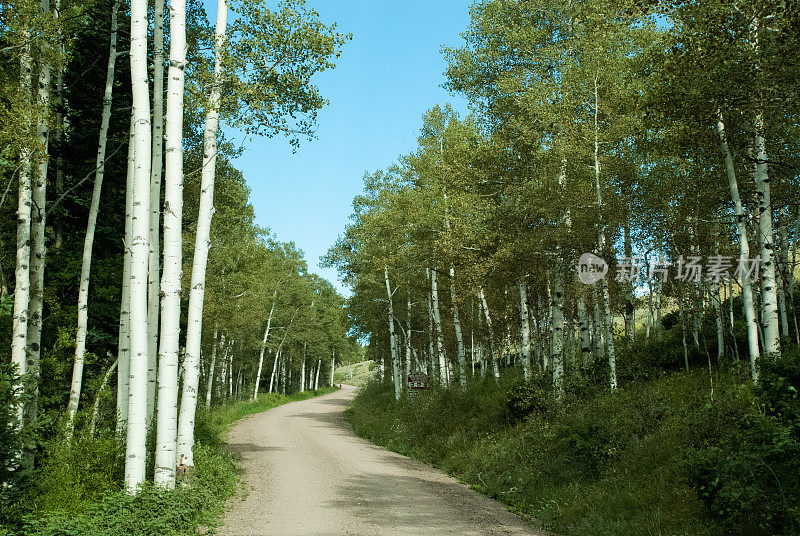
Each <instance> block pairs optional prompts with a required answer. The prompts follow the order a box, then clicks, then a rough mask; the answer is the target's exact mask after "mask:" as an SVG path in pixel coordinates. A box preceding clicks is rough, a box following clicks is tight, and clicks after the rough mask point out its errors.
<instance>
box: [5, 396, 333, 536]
mask: <svg viewBox="0 0 800 536" xmlns="http://www.w3.org/2000/svg"><path fill="white" fill-rule="evenodd" d="M334 390H335V388H328V387H326V388H322V389H319V390H318V391H306V392H304V393H295V394H293V395H290V396H284V395H280V394H274V393H272V394H261V395H260V396H259V399H258V401H255V402H252V401H247V402H236V403H231V404H227V405H224V406H220V407H215V408H212V409H211V410H206V409H205V408H198V411H197V419H196V426H195V440H196V446H195V454H194V457H195V466H194V470H193V471H192V472H191V473H190V475H189V476H187V477H185V480H183V481H181V482H179V483H178V485H177V486H176V489H174V490H170V491H167V490H163V489H159V488H156V487H154V486H152V485H146V486H145V487H144V488H142V489H141V490H140V492H139V493H137V494H136V495H130V494H128V493H126V492H125V491H124V490H123V489H122V470H123V465H122V464H123V460H122V459H121V457H120V456H119V453H120V452H121V451H124V444H122V442H121V441H119V440H118V438H117V437H115V436H114V435H113V433H107V434H104V435H100V436H98V437H94V438H91V437H88V436H78V437H76V438H75V439H73V441H72V443H71V444H67V443H65V442H64V441H54V442H52V443H51V444H49V445H48V446H47V448H46V455H45V459H44V461H43V463H42V466H41V468H40V470H39V472H38V474H37V475H36V478H35V479H34V481H35V482H36V485H35V487H34V489H32V490H31V491H30V492H29V496H28V497H27V499H26V500H25V501H24V503H20V505H17V507H16V508H17V510H18V511H17V512H16V514H17V517H19V518H22V519H24V528H23V529H22V532H15V531H14V530H13V527H11V526H6V527H3V526H0V535H2V536H6V535H12V534H25V535H26V536H27V535H29V536H183V535H189V534H198V533H202V532H205V533H207V534H213V533H214V527H215V526H216V525H217V524H218V521H219V518H220V515H221V513H222V511H223V507H224V504H225V501H226V500H227V499H228V498H229V497H230V496H231V495H233V493H234V492H235V490H236V485H237V481H238V472H237V468H236V465H235V462H234V459H233V457H232V455H231V454H230V453H228V452H227V451H226V449H225V447H224V444H225V435H226V431H227V427H228V425H230V424H232V423H233V422H235V421H237V420H239V419H241V418H242V417H246V416H247V415H251V414H254V413H260V412H262V411H266V410H268V409H270V408H273V407H276V406H280V405H282V404H285V403H287V402H292V401H296V400H305V399H308V398H311V397H313V396H318V395H322V394H327V393H329V392H332V391H334Z"/></svg>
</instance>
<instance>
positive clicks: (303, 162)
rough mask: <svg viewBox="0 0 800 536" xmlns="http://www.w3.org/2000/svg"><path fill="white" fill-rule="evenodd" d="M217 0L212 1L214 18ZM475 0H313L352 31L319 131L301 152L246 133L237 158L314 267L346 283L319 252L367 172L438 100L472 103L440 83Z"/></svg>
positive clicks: (278, 225) (411, 134) (328, 83)
mask: <svg viewBox="0 0 800 536" xmlns="http://www.w3.org/2000/svg"><path fill="white" fill-rule="evenodd" d="M215 4H216V3H215V2H212V1H211V0H206V5H207V10H208V14H209V17H210V18H211V20H212V21H213V19H214V16H215V13H216V9H215V7H214V6H215ZM268 4H270V2H268ZM469 4H470V2H468V1H466V0H461V1H428V0H414V1H411V0H372V1H370V0H325V1H309V5H311V6H312V7H313V8H314V9H316V10H317V11H318V12H319V14H320V17H321V19H322V20H323V21H325V22H326V23H330V22H333V21H336V22H337V23H338V29H339V31H341V32H343V33H347V32H350V33H352V34H353V39H352V40H351V41H348V42H347V43H346V44H345V46H344V49H343V51H342V56H341V57H340V58H339V60H338V62H337V67H336V69H334V70H332V71H327V72H324V73H322V74H321V75H319V76H318V78H317V84H318V86H319V88H320V91H321V93H322V94H323V95H324V96H325V97H326V98H327V99H329V100H330V105H329V106H328V107H326V108H325V109H324V110H322V111H321V112H320V113H319V118H318V119H319V128H318V130H317V139H316V140H313V141H311V142H305V143H302V144H301V146H300V149H299V150H298V151H297V153H295V154H292V149H291V147H290V145H289V143H288V141H286V139H285V138H273V139H256V140H253V141H252V142H249V141H245V143H244V147H245V151H244V154H243V155H242V156H241V157H240V158H238V159H236V160H235V162H234V165H235V166H236V167H237V168H238V169H240V170H242V172H243V173H244V175H245V177H246V179H247V183H248V184H249V185H250V188H251V189H252V194H251V200H252V203H253V205H254V207H255V211H256V221H257V223H258V224H259V225H262V226H265V227H269V228H270V229H272V231H273V232H274V233H276V234H277V236H278V238H279V239H280V240H283V241H293V242H295V243H296V244H297V247H299V248H300V249H302V250H303V251H304V252H305V254H306V259H307V260H308V265H309V269H311V270H312V271H314V272H316V273H319V274H320V275H322V276H324V277H326V278H327V279H329V280H330V281H332V282H333V283H335V284H336V286H337V287H338V288H340V289H342V285H341V284H340V283H339V282H338V281H337V277H336V272H335V270H330V269H322V268H320V267H319V266H318V261H319V257H320V256H321V255H324V254H325V252H326V251H327V249H328V247H330V246H331V245H332V244H333V243H334V242H335V240H336V238H337V236H338V235H339V234H340V233H341V232H342V230H343V229H344V227H345V225H346V224H347V221H348V216H349V215H350V212H351V202H352V199H353V196H355V195H356V194H358V193H359V192H361V186H362V176H363V174H364V172H365V171H374V170H376V169H380V168H384V167H386V166H387V165H389V164H391V163H392V162H394V161H395V160H396V159H397V157H398V155H400V154H403V153H407V152H410V151H412V150H413V149H414V147H415V144H416V137H417V134H418V131H419V127H420V125H421V117H422V114H423V113H424V112H425V111H426V110H427V109H428V108H430V107H432V106H433V105H434V104H436V103H442V104H443V103H445V102H450V103H451V104H453V106H454V107H455V108H456V109H457V110H459V111H461V112H466V110H467V106H466V102H465V101H464V99H463V98H461V97H460V96H457V95H451V94H449V93H448V92H447V91H446V90H444V89H442V88H441V87H440V86H441V84H442V83H443V82H444V74H443V73H444V70H445V67H446V65H445V62H444V59H443V58H442V55H441V52H440V49H441V47H442V45H447V46H457V45H460V44H461V42H462V39H461V37H460V35H459V33H460V32H462V31H464V30H466V29H467V25H468V22H469ZM231 16H233V14H231ZM242 138H243V136H241V135H240V136H239V137H238V140H241V139H242Z"/></svg>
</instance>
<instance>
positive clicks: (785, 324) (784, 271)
mask: <svg viewBox="0 0 800 536" xmlns="http://www.w3.org/2000/svg"><path fill="white" fill-rule="evenodd" d="M787 217H788V214H787V213H786V212H785V211H784V213H783V214H782V216H781V222H780V225H779V227H778V240H779V241H780V244H779V246H780V247H779V248H778V256H777V257H776V259H777V264H776V267H777V270H776V276H777V284H778V308H779V310H780V319H781V333H782V334H783V336H788V335H789V311H788V307H787V303H786V294H787V292H788V289H789V281H788V279H789V270H788V268H789V238H788V230H787V228H786V218H787Z"/></svg>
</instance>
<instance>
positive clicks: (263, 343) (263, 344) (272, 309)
mask: <svg viewBox="0 0 800 536" xmlns="http://www.w3.org/2000/svg"><path fill="white" fill-rule="evenodd" d="M277 296H278V290H277V289H276V290H275V291H274V292H273V293H272V307H270V310H269V316H268V317H267V328H266V329H265V330H264V340H262V341H261V353H260V354H259V356H258V372H256V385H255V388H254V389H253V400H258V388H259V386H260V385H261V369H262V367H263V366H264V350H266V348H267V337H269V327H270V324H272V313H274V312H275V301H276V298H277ZM270 384H272V378H270ZM270 391H272V387H271V386H270Z"/></svg>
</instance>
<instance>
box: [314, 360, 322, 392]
mask: <svg viewBox="0 0 800 536" xmlns="http://www.w3.org/2000/svg"><path fill="white" fill-rule="evenodd" d="M320 368H322V358H320V359H319V360H318V361H317V370H315V371H314V390H315V391H316V390H317V389H319V369H320Z"/></svg>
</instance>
